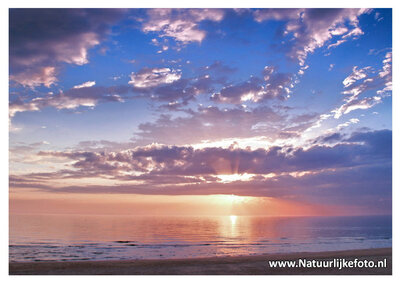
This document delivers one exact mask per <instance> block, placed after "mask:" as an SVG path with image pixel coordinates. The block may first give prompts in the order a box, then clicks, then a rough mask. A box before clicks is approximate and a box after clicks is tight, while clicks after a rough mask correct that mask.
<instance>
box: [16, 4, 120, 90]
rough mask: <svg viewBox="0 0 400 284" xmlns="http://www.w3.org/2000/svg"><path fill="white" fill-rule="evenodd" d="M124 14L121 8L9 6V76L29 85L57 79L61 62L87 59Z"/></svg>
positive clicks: (86, 60)
mask: <svg viewBox="0 0 400 284" xmlns="http://www.w3.org/2000/svg"><path fill="white" fill-rule="evenodd" d="M123 14H124V11H123V10H120V9H10V12H9V19H10V22H9V31H10V33H9V52H10V78H11V79H12V80H13V81H15V82H17V83H19V84H21V85H24V86H27V87H35V86H39V85H41V84H44V85H46V86H48V87H49V86H50V85H52V84H54V83H55V82H56V80H57V79H56V73H57V72H56V68H57V67H58V66H59V63H61V62H65V63H69V64H76V65H83V64H86V63H88V61H89V58H88V51H89V49H91V48H93V47H94V46H96V45H98V44H100V42H101V41H103V40H104V39H105V37H106V35H107V33H108V32H109V30H110V27H111V25H113V24H114V23H116V21H118V20H119V19H120V18H121V16H122V15H123Z"/></svg>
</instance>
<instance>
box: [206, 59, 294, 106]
mask: <svg viewBox="0 0 400 284" xmlns="http://www.w3.org/2000/svg"><path fill="white" fill-rule="evenodd" d="M262 75H263V79H260V78H257V77H251V78H250V79H249V80H248V81H246V82H242V83H239V84H236V85H231V86H225V87H223V88H222V89H221V90H220V91H219V92H218V93H214V94H213V95H212V96H211V99H212V100H213V101H216V102H220V103H233V104H239V103H243V102H246V101H250V102H262V101H265V100H271V99H279V100H284V99H286V98H287V96H288V94H289V93H290V89H291V88H292V87H293V85H292V84H291V81H292V74H289V73H280V72H277V69H276V67H273V66H266V67H265V68H264V70H263V72H262Z"/></svg>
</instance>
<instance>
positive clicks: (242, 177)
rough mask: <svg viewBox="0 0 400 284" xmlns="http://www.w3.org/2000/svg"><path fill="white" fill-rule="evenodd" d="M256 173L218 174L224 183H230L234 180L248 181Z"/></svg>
mask: <svg viewBox="0 0 400 284" xmlns="http://www.w3.org/2000/svg"><path fill="white" fill-rule="evenodd" d="M253 176H254V175H253V174H247V173H244V174H232V175H217V178H219V179H220V180H221V182H222V183H230V182H233V181H239V180H240V181H248V180H250V179H251V178H252V177H253Z"/></svg>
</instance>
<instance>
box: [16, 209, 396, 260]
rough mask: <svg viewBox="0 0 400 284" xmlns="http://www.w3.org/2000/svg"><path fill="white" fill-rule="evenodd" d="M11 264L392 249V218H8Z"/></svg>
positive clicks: (79, 216)
mask: <svg viewBox="0 0 400 284" xmlns="http://www.w3.org/2000/svg"><path fill="white" fill-rule="evenodd" d="M9 221H10V226H9V261H10V262H34V261H35V262H36V261H89V260H90V261H92V260H133V259H178V258H179V259H181V258H200V257H215V256H240V255H257V254H264V253H291V252H318V251H337V250H350V249H368V248H382V247H391V246H392V217H391V216H349V217H264V216H252V217H250V216H211V217H210V216H115V215H108V216H103V215H16V214H12V215H10V219H9Z"/></svg>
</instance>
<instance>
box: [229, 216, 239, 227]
mask: <svg viewBox="0 0 400 284" xmlns="http://www.w3.org/2000/svg"><path fill="white" fill-rule="evenodd" d="M229 218H230V219H231V224H232V225H235V224H236V219H237V216H235V215H231V216H229Z"/></svg>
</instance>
